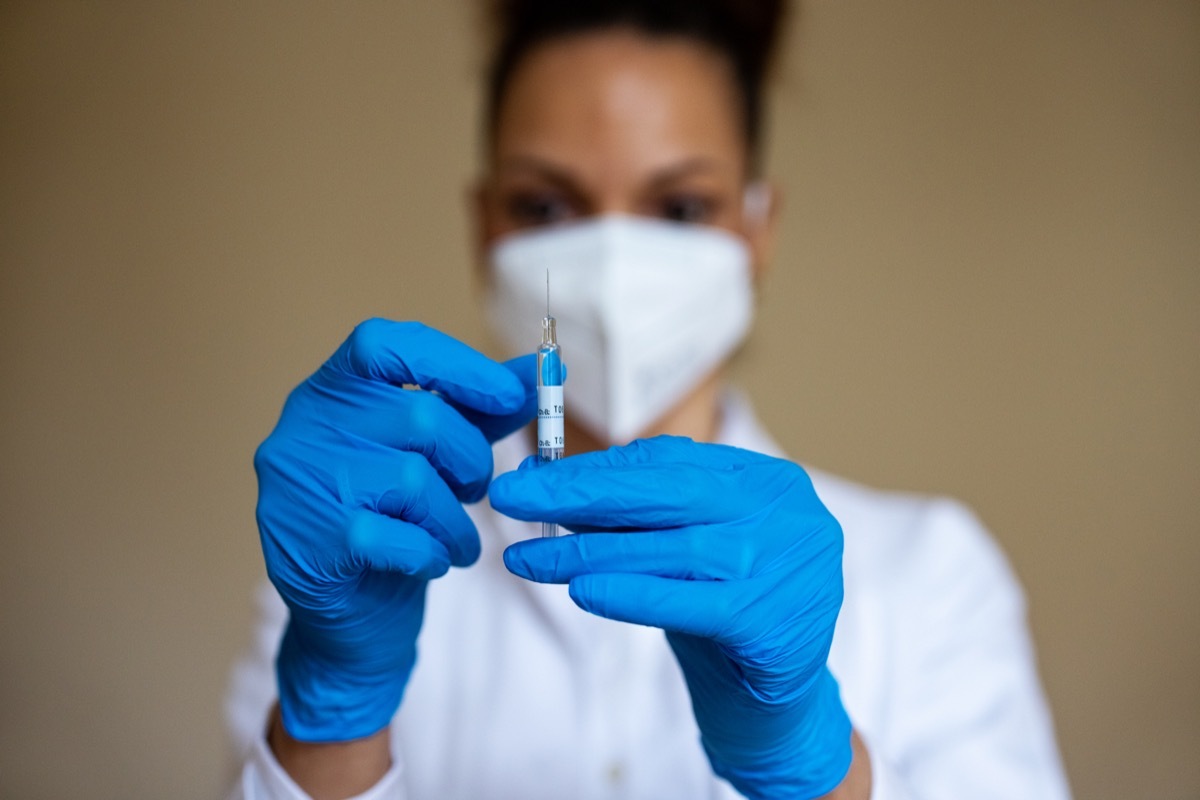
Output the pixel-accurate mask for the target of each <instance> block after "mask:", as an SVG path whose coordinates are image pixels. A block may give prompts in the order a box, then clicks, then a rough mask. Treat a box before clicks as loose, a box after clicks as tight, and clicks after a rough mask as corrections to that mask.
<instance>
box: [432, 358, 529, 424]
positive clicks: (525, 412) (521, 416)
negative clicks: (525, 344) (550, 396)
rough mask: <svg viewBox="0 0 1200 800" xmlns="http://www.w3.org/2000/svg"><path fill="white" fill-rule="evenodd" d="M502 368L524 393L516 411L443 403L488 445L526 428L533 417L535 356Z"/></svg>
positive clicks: (451, 401) (511, 360)
mask: <svg viewBox="0 0 1200 800" xmlns="http://www.w3.org/2000/svg"><path fill="white" fill-rule="evenodd" d="M503 366H504V367H505V368H506V369H507V370H509V371H510V372H511V373H512V374H513V376H514V377H515V378H516V379H517V380H518V381H520V382H521V386H522V389H523V391H524V392H525V398H524V400H523V401H522V403H521V406H520V408H518V409H517V410H516V411H513V412H511V413H506V414H495V413H483V412H480V411H475V410H474V409H472V408H470V407H468V406H465V405H461V404H459V403H455V402H454V401H453V400H451V399H450V398H447V401H448V402H450V403H451V405H453V406H454V407H455V408H456V409H457V410H458V411H459V413H461V414H462V415H463V417H465V418H466V420H467V421H468V422H470V423H471V424H472V425H474V426H475V427H476V428H478V429H479V430H480V432H482V433H483V435H484V437H485V438H486V439H487V440H488V441H489V442H496V441H499V440H500V439H503V438H504V437H505V436H508V435H509V434H510V433H512V432H513V431H515V430H518V429H520V428H523V427H525V426H526V425H528V424H529V423H530V422H531V421H532V420H533V419H534V417H536V416H537V354H535V353H530V354H529V355H524V356H518V357H517V358H513V359H510V360H508V361H505V362H504V365H503Z"/></svg>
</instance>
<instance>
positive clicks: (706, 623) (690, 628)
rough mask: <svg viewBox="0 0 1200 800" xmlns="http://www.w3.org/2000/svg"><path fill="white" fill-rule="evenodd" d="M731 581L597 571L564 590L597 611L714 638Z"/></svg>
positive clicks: (725, 614)
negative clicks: (682, 578)
mask: <svg viewBox="0 0 1200 800" xmlns="http://www.w3.org/2000/svg"><path fill="white" fill-rule="evenodd" d="M731 586H732V584H729V583H726V582H724V581H679V580H673V579H671V578H660V577H658V576H657V575H625V574H598V575H580V576H579V577H577V578H574V579H573V580H572V581H571V582H570V584H569V586H568V591H569V593H570V595H571V599H572V600H574V601H575V604H576V605H578V606H579V607H580V608H582V609H583V610H584V611H587V612H589V613H592V614H595V615H596V616H599V617H605V618H607V619H612V620H617V621H618V622H632V623H634V624H636V625H649V626H651V627H654V628H662V629H664V630H667V631H672V632H675V633H686V634H690V635H692V636H701V637H704V638H706V639H716V638H719V637H720V636H721V634H722V632H723V631H725V630H726V629H727V628H728V627H729V624H730V622H731V616H732V614H733V605H732V603H731V602H730V589H731Z"/></svg>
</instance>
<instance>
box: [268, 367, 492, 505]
mask: <svg viewBox="0 0 1200 800" xmlns="http://www.w3.org/2000/svg"><path fill="white" fill-rule="evenodd" d="M355 380H356V381H357V385H355V386H352V387H342V388H341V390H340V391H339V393H338V394H337V395H336V397H334V396H323V395H322V394H321V393H319V392H311V393H309V394H307V395H304V396H302V397H300V398H298V399H297V400H296V401H294V402H303V403H309V404H314V405H316V404H319V408H318V407H314V408H309V409H305V415H306V416H307V417H308V418H310V419H317V420H320V421H321V423H323V425H324V427H325V429H326V430H334V431H337V432H339V433H340V434H343V435H344V437H343V438H344V439H348V440H349V441H348V443H349V444H350V446H351V448H352V449H354V450H357V451H363V450H371V449H372V447H373V446H374V445H382V446H385V447H389V448H392V449H395V450H403V451H407V452H413V453H420V454H421V455H423V456H425V458H426V459H428V461H429V463H430V464H432V465H433V467H434V468H435V469H436V470H437V471H438V474H440V475H441V476H442V478H443V479H444V480H445V481H446V483H447V484H448V485H449V486H450V488H451V489H452V490H453V491H454V493H455V494H456V495H458V497H459V498H460V499H461V500H463V501H464V502H475V501H477V500H479V499H481V498H482V497H483V496H484V494H485V493H486V492H487V484H488V481H489V480H490V479H491V477H492V448H491V445H489V444H488V442H487V440H486V439H484V437H483V434H481V433H480V432H479V430H478V429H477V428H476V427H475V426H474V425H472V424H471V423H469V422H468V421H467V420H465V419H463V417H462V415H461V414H459V413H458V412H457V411H455V410H454V409H453V408H451V407H450V405H449V404H447V403H446V402H445V401H444V400H443V399H442V398H441V397H440V396H438V395H435V394H433V393H432V392H425V391H406V390H404V389H400V388H398V387H395V386H389V385H388V384H383V383H370V382H367V381H362V380H358V379H355ZM314 384H315V385H317V386H323V384H322V383H321V382H320V381H317V380H316V379H314ZM289 402H293V401H290V400H289ZM360 439H361V440H365V441H361V442H360V441H357V440H360Z"/></svg>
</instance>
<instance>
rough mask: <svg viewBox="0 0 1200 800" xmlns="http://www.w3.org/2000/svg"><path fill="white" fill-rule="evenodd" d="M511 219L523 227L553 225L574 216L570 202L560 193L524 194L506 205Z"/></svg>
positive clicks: (516, 196) (513, 196)
mask: <svg viewBox="0 0 1200 800" xmlns="http://www.w3.org/2000/svg"><path fill="white" fill-rule="evenodd" d="M505 207H506V208H507V210H508V215H509V217H510V218H511V219H512V220H513V222H515V223H516V224H518V225H520V226H522V227H535V226H538V225H552V224H554V223H556V222H563V221H564V220H567V219H570V218H571V217H572V216H574V209H573V208H572V206H571V202H570V200H569V199H568V198H567V197H565V196H564V195H562V194H560V193H558V192H522V193H519V194H514V195H512V196H511V197H509V198H508V201H507V202H506V203H505Z"/></svg>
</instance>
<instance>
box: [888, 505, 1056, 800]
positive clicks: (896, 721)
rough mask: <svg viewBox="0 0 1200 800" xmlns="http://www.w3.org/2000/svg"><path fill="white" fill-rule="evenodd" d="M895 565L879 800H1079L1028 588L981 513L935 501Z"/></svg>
mask: <svg viewBox="0 0 1200 800" xmlns="http://www.w3.org/2000/svg"><path fill="white" fill-rule="evenodd" d="M921 516H922V519H921V522H920V524H918V525H917V526H916V529H915V530H914V531H912V534H911V535H912V536H913V537H914V539H913V540H912V541H911V542H910V543H909V544H911V545H912V546H906V547H904V548H903V552H905V553H908V554H911V558H912V559H913V561H912V563H907V564H906V563H904V561H903V558H901V559H899V560H898V561H896V562H894V563H893V567H894V569H892V570H890V573H891V579H892V580H893V581H895V583H894V584H893V585H892V586H890V587H889V589H890V591H889V594H890V595H891V596H892V597H894V598H896V602H894V603H893V604H892V609H893V613H894V618H893V619H892V623H893V624H892V626H891V627H892V634H893V635H894V636H895V637H896V638H895V639H894V642H893V647H892V648H891V652H892V653H893V654H894V661H893V669H891V670H890V671H889V674H890V675H891V676H892V677H891V680H892V685H891V686H890V691H889V692H888V693H887V697H888V700H887V704H888V707H887V709H886V713H885V714H884V715H883V720H884V722H883V724H882V725H881V729H880V730H877V731H872V732H871V735H870V736H866V737H864V740H865V743H866V745H867V747H868V752H870V753H871V758H872V776H873V785H874V789H873V791H872V798H873V800H951V798H956V799H957V798H964V797H970V798H973V800H991V799H993V798H994V800H1003V799H1007V798H1014V797H1020V798H1027V799H1028V800H1067V798H1069V796H1070V792H1069V790H1068V788H1067V782H1066V778H1065V776H1064V775H1063V771H1062V767H1061V762H1060V759H1059V756H1058V751H1057V747H1056V744H1055V741H1054V733H1053V727H1052V724H1051V721H1050V714H1049V711H1048V709H1047V706H1046V701H1045V699H1044V697H1043V694H1042V689H1041V685H1040V682H1039V680H1038V675H1037V666H1036V662H1035V657H1034V652H1033V647H1032V643H1031V641H1030V637H1029V632H1028V628H1027V624H1026V616H1025V603H1024V598H1023V595H1022V592H1021V588H1020V586H1019V584H1018V583H1017V580H1016V578H1015V577H1014V575H1013V573H1012V571H1011V570H1010V568H1009V566H1008V563H1007V561H1006V559H1005V558H1004V555H1003V554H1002V553H1001V552H1000V550H999V548H998V547H997V546H996V545H995V543H994V542H993V541H992V539H991V538H990V537H989V536H988V534H987V532H986V531H985V530H984V529H983V527H982V526H981V525H980V523H979V522H978V521H977V520H976V519H975V517H974V516H973V515H972V514H971V513H970V512H969V511H967V510H966V509H965V508H963V507H962V506H960V505H958V504H957V503H954V502H951V501H933V502H931V503H930V504H929V507H928V508H927V510H926V511H925V513H924V514H922V515H921Z"/></svg>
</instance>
